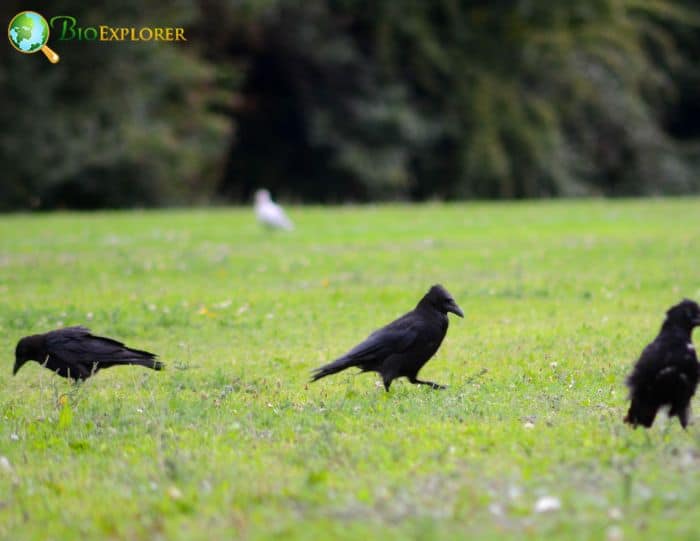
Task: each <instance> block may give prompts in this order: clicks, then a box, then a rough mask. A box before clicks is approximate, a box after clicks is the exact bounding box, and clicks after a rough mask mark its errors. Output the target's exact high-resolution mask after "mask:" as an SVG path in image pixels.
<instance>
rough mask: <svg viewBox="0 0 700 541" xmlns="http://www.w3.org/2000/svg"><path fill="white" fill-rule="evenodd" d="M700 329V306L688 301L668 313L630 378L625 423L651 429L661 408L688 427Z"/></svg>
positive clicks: (699, 373) (697, 370) (697, 373)
mask: <svg viewBox="0 0 700 541" xmlns="http://www.w3.org/2000/svg"><path fill="white" fill-rule="evenodd" d="M698 325H700V306H698V304H697V303H696V302H693V301H691V300H688V299H685V300H683V301H682V302H680V303H679V304H677V305H675V306H673V307H671V308H670V309H669V310H668V312H666V319H665V320H664V323H663V325H662V326H661V331H660V332H659V335H658V336H657V337H656V338H655V339H654V341H653V342H652V343H651V344H649V345H648V346H647V347H646V348H644V351H642V355H641V356H640V357H639V360H638V361H637V363H636V364H635V365H634V368H633V369H632V373H631V374H630V375H629V376H628V377H627V387H629V390H630V400H631V401H632V403H631V404H630V409H629V411H628V412H627V416H626V417H625V422H626V423H629V424H631V425H632V426H633V427H636V426H637V425H642V426H645V427H647V428H649V427H650V426H651V425H652V424H653V423H654V418H655V417H656V413H657V412H658V410H659V408H661V407H663V406H668V407H669V408H670V409H669V411H668V416H669V417H673V416H674V415H675V416H676V417H678V420H679V421H680V423H681V426H682V427H683V428H685V427H686V426H687V425H688V416H689V415H690V399H691V398H692V397H693V395H694V394H695V387H697V384H698V376H699V375H700V366H699V365H698V358H697V356H696V355H695V347H694V346H693V341H692V340H691V334H692V332H693V328H694V327H697V326H698Z"/></svg>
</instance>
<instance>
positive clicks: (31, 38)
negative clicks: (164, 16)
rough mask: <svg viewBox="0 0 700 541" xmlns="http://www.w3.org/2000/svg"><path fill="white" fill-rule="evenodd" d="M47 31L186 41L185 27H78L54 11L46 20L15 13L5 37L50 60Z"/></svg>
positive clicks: (69, 36)
mask: <svg viewBox="0 0 700 541" xmlns="http://www.w3.org/2000/svg"><path fill="white" fill-rule="evenodd" d="M51 31H53V32H54V35H55V36H57V39H58V41H72V40H78V41H116V42H120V41H187V38H186V37H185V29H184V28H180V27H170V26H166V27H163V26H158V27H150V26H143V27H134V26H127V27H122V26H109V25H106V24H101V25H98V26H86V27H81V26H80V25H79V24H78V20H77V19H76V18H75V17H71V16H70V15H56V16H55V17H51V19H50V20H49V22H48V23H47V22H46V19H44V17H42V16H41V15H40V14H38V13H36V12H35V11H23V12H21V13H18V14H17V15H15V16H14V17H13V18H12V20H11V21H10V25H9V26H8V29H7V37H8V38H9V39H10V43H11V44H12V46H13V47H14V48H15V49H17V50H18V51H19V52H20V53H25V54H32V53H36V52H37V51H41V52H43V53H44V54H45V55H46V58H48V59H49V60H50V61H51V63H53V64H56V63H57V62H58V61H59V56H58V55H57V54H56V53H55V52H54V51H53V50H51V49H50V48H49V47H48V46H47V45H46V43H47V42H48V41H49V34H50V33H51Z"/></svg>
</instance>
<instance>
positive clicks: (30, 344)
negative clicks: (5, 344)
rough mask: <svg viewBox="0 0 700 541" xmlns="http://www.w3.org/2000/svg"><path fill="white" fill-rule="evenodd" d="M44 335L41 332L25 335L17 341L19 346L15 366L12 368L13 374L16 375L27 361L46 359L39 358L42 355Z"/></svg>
mask: <svg viewBox="0 0 700 541" xmlns="http://www.w3.org/2000/svg"><path fill="white" fill-rule="evenodd" d="M43 343H44V337H43V336H42V335H40V334H35V335H32V336H25V337H24V338H22V339H21V340H20V341H19V342H17V347H16V348H15V366H14V368H13V369H12V375H13V376H14V375H15V374H16V373H17V372H19V369H20V368H22V365H24V363H26V362H27V361H40V362H43V361H44V360H45V359H41V360H40V359H39V358H40V357H41V356H42V351H43Z"/></svg>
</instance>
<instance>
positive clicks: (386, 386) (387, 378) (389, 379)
mask: <svg viewBox="0 0 700 541" xmlns="http://www.w3.org/2000/svg"><path fill="white" fill-rule="evenodd" d="M382 381H383V382H384V390H385V391H386V392H387V393H388V392H389V387H391V382H392V381H394V376H390V375H388V374H382Z"/></svg>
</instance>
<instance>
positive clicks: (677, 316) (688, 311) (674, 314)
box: [666, 299, 700, 329]
mask: <svg viewBox="0 0 700 541" xmlns="http://www.w3.org/2000/svg"><path fill="white" fill-rule="evenodd" d="M666 322H667V323H671V324H673V325H676V326H679V327H683V328H685V329H692V328H693V327H698V326H700V306H698V303H697V302H695V301H691V300H690V299H683V300H682V301H681V302H679V303H678V304H676V305H675V306H672V307H671V308H669V309H668V312H666Z"/></svg>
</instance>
